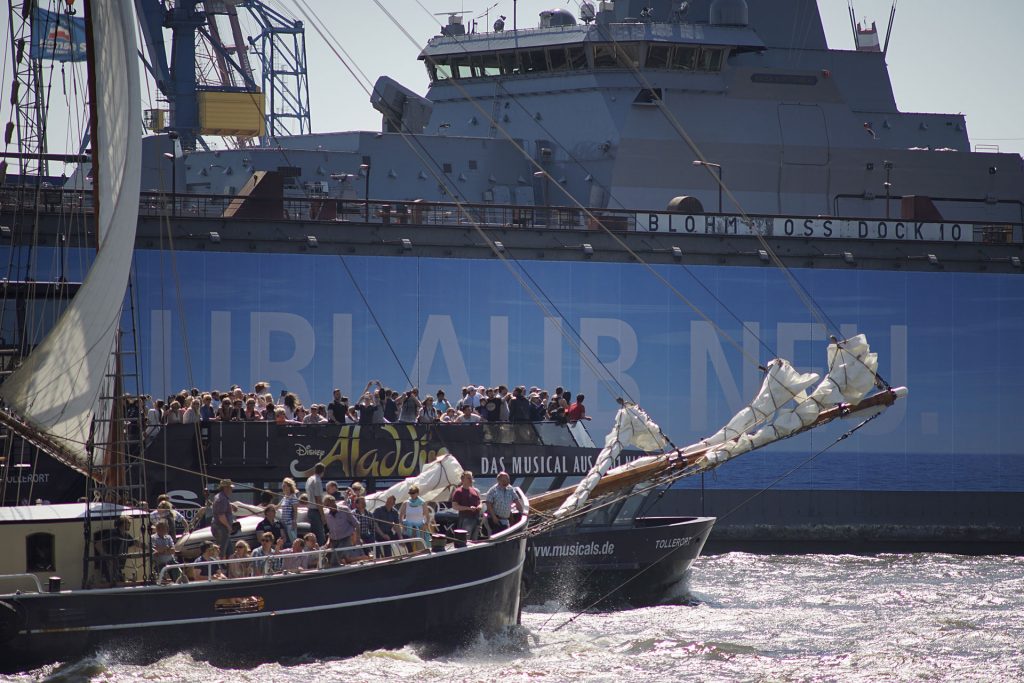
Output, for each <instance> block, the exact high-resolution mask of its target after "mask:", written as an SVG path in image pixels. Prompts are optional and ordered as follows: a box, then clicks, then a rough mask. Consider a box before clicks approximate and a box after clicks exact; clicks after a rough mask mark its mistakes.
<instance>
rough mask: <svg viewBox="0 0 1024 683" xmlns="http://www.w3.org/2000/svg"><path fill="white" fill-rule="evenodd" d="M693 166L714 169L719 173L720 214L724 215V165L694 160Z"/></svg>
mask: <svg viewBox="0 0 1024 683" xmlns="http://www.w3.org/2000/svg"><path fill="white" fill-rule="evenodd" d="M693 165H694V166H704V167H705V168H713V169H715V170H717V171H718V213H722V165H721V164H713V163H711V162H710V161H701V160H700V159H694V160H693Z"/></svg>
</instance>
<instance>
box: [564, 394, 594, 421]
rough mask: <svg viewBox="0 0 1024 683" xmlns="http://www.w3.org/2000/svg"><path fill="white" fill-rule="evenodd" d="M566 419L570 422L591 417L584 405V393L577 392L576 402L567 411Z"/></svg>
mask: <svg viewBox="0 0 1024 683" xmlns="http://www.w3.org/2000/svg"><path fill="white" fill-rule="evenodd" d="M565 419H566V421H568V422H577V421H578V420H589V419H590V418H589V417H587V409H586V408H584V407H583V394H576V402H575V403H573V404H572V405H570V406H569V409H568V410H566V411H565Z"/></svg>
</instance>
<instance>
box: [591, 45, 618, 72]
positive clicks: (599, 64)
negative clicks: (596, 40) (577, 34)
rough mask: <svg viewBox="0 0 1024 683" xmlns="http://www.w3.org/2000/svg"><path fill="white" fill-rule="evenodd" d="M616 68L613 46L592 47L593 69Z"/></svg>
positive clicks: (616, 62)
mask: <svg viewBox="0 0 1024 683" xmlns="http://www.w3.org/2000/svg"><path fill="white" fill-rule="evenodd" d="M615 66H618V61H617V60H616V59H615V46H614V45H595V46H594V68H595V69H607V68H610V67H615Z"/></svg>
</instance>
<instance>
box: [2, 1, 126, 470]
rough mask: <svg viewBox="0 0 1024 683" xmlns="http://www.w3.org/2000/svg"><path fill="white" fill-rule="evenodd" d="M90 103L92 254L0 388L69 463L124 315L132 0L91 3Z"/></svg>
mask: <svg viewBox="0 0 1024 683" xmlns="http://www.w3.org/2000/svg"><path fill="white" fill-rule="evenodd" d="M90 10H91V18H92V32H93V37H94V40H93V45H94V53H95V54H94V55H93V65H94V72H93V73H94V78H95V84H96V86H95V91H96V95H97V102H96V108H95V109H96V116H97V125H96V139H95V140H93V141H92V148H93V150H94V152H93V158H94V160H95V162H96V163H95V168H96V171H95V172H96V179H97V181H98V202H99V207H98V208H99V216H98V235H99V237H98V239H99V250H98V253H97V255H96V259H95V261H94V263H93V266H92V268H91V270H90V272H89V274H88V275H87V276H86V278H85V281H84V282H83V283H82V286H81V288H79V291H78V294H77V296H75V298H74V299H73V300H72V301H71V303H70V304H69V306H68V307H67V309H66V310H65V312H64V314H63V315H62V316H61V318H60V319H59V320H58V321H57V324H56V325H55V326H54V328H53V330H51V332H50V334H49V335H48V336H47V337H46V339H45V340H44V341H43V343H42V344H40V345H39V346H38V347H37V348H36V349H35V350H34V351H33V352H32V354H30V355H29V357H28V358H27V359H26V360H25V362H24V364H22V366H21V367H20V368H18V370H17V371H15V372H14V373H13V374H12V375H11V376H10V377H9V378H8V379H7V380H6V381H5V382H4V383H3V386H2V387H0V396H2V397H3V399H4V401H5V402H6V404H7V407H8V409H10V410H13V411H14V412H15V413H16V414H17V415H18V416H19V417H20V418H21V419H23V420H24V421H25V422H27V423H28V424H29V425H31V426H32V427H33V428H34V429H37V430H39V431H40V432H43V433H45V434H46V435H47V436H48V437H49V438H50V440H51V441H52V442H56V443H57V444H58V446H59V447H60V448H61V449H62V450H63V453H60V454H56V455H59V456H63V457H65V458H69V459H71V460H73V462H72V463H71V464H75V465H77V466H79V467H84V466H85V465H87V464H88V455H87V452H86V448H85V444H86V441H87V440H88V438H89V431H90V422H91V419H92V414H93V410H94V409H95V406H96V403H97V400H98V398H99V393H100V384H101V382H102V380H103V377H104V374H105V368H106V367H107V363H108V360H109V359H110V353H111V350H112V348H113V342H114V335H115V332H116V330H117V327H118V320H119V318H120V315H121V302H122V301H123V300H124V294H125V288H126V286H127V283H128V272H129V270H130V268H131V262H132V252H133V250H134V246H135V228H136V223H137V221H138V211H139V176H140V169H141V163H142V155H141V135H140V130H139V125H140V121H141V120H142V114H141V109H140V108H141V96H140V92H139V74H138V54H137V52H136V39H135V17H134V15H133V12H132V3H130V2H122V1H121V0H94V2H92V3H91V6H90Z"/></svg>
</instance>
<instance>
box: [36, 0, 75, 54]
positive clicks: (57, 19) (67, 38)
mask: <svg viewBox="0 0 1024 683" xmlns="http://www.w3.org/2000/svg"><path fill="white" fill-rule="evenodd" d="M29 57H31V58H32V59H56V60H57V61H60V62H84V61H85V19H76V18H75V17H72V16H70V15H67V14H61V13H59V12H50V11H48V10H44V9H40V8H38V7H37V8H36V9H34V10H33V11H32V47H31V49H30V50H29Z"/></svg>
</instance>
